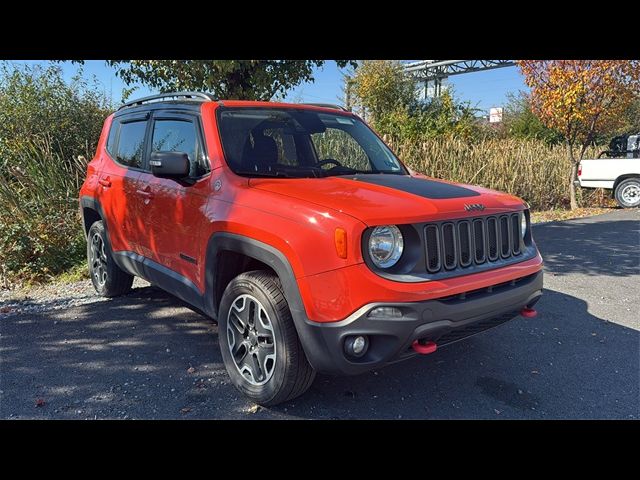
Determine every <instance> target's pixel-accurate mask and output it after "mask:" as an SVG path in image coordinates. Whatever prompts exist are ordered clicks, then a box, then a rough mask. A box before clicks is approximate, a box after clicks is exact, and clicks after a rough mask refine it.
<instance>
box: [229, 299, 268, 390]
mask: <svg viewBox="0 0 640 480" xmlns="http://www.w3.org/2000/svg"><path fill="white" fill-rule="evenodd" d="M227 344H228V347H229V352H230V353H231V358H232V359H233V363H234V365H235V366H236V368H237V369H238V372H240V375H241V376H242V377H243V378H244V379H245V380H246V381H247V382H249V383H250V384H251V385H264V384H265V383H267V382H268V381H269V380H270V379H271V377H272V376H273V372H274V370H275V366H276V343H275V339H274V334H273V325H272V323H271V319H270V318H269V315H268V314H267V311H266V310H265V308H264V306H263V305H262V304H261V303H260V301H259V300H258V299H257V298H255V297H254V296H252V295H248V294H244V295H239V296H238V297H236V299H235V300H234V301H233V303H232V304H231V308H230V309H229V313H228V315H227Z"/></svg>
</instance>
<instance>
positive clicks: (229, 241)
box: [205, 232, 306, 318]
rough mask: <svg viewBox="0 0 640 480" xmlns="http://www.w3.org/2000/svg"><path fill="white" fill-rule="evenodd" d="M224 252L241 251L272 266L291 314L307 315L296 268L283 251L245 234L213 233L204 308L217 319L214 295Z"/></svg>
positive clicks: (207, 266)
mask: <svg viewBox="0 0 640 480" xmlns="http://www.w3.org/2000/svg"><path fill="white" fill-rule="evenodd" d="M223 251H230V252H235V253H240V254H242V255H246V256H247V257H251V258H254V259H256V260H258V261H260V262H262V263H264V264H265V265H268V266H269V267H271V268H272V269H273V271H274V272H276V274H277V275H278V277H279V278H280V282H281V283H282V288H283V289H284V293H285V296H286V297H287V302H288V303H289V309H290V310H291V313H292V315H294V317H295V314H294V311H295V312H300V313H302V314H303V315H305V316H306V313H305V310H304V305H303V303H302V297H301V296H300V291H299V289H298V284H297V282H296V278H295V274H294V273H293V268H291V264H290V263H289V260H288V259H287V257H286V256H285V255H284V254H283V253H282V252H281V251H280V250H278V249H276V248H274V247H272V246H271V245H269V244H266V243H264V242H261V241H259V240H255V239H253V238H250V237H246V236H244V235H238V234H236V233H230V232H216V233H214V234H213V235H211V237H210V238H209V241H208V242H207V251H206V256H205V258H206V260H205V297H206V299H205V310H206V311H207V313H209V314H210V315H211V316H212V317H214V318H217V313H218V305H217V304H216V298H215V296H216V295H215V292H216V291H217V285H216V273H217V271H218V262H219V260H220V253H221V252H223Z"/></svg>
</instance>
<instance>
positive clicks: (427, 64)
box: [404, 60, 515, 98]
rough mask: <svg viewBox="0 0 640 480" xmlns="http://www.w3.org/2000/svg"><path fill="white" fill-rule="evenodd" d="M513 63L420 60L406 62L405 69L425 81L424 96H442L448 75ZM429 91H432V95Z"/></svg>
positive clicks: (509, 65) (511, 62) (506, 61)
mask: <svg viewBox="0 0 640 480" xmlns="http://www.w3.org/2000/svg"><path fill="white" fill-rule="evenodd" d="M513 65H515V62H514V61H513V60H420V61H417V62H411V63H406V64H405V65H404V69H405V71H407V72H409V73H411V74H412V75H413V76H414V77H415V78H416V79H417V80H418V81H420V82H422V83H423V85H424V88H423V89H422V96H423V98H426V97H427V96H433V97H438V96H440V94H441V93H442V81H443V80H445V79H446V78H447V77H452V76H454V75H461V74H463V73H471V72H481V71H484V70H493V69H495V68H504V67H511V66H513ZM429 92H431V94H430V95H429Z"/></svg>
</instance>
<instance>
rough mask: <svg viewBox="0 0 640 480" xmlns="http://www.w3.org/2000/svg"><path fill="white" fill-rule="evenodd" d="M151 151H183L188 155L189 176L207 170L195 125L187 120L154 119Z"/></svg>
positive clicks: (198, 174) (196, 175)
mask: <svg viewBox="0 0 640 480" xmlns="http://www.w3.org/2000/svg"><path fill="white" fill-rule="evenodd" d="M152 139H153V140H152V151H154V152H183V153H186V154H187V155H188V156H189V163H190V172H189V175H190V176H191V177H200V176H202V175H204V174H205V173H207V172H209V164H208V162H207V159H206V158H205V156H204V152H203V151H202V149H201V148H200V147H199V145H198V136H197V131H196V125H195V124H194V123H193V122H191V121H188V120H156V121H155V123H154V126H153V136H152Z"/></svg>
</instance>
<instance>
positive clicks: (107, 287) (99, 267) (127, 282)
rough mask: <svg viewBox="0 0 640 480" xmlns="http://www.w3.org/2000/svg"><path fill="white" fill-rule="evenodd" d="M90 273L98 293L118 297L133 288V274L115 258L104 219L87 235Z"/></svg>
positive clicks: (96, 223) (93, 226) (92, 226)
mask: <svg viewBox="0 0 640 480" xmlns="http://www.w3.org/2000/svg"><path fill="white" fill-rule="evenodd" d="M87 260H88V262H89V275H90V276H91V282H92V283H93V287H94V288H95V289H96V292H98V295H101V296H103V297H116V296H118V295H123V294H125V293H127V292H128V291H129V290H131V284H132V283H133V276H132V275H129V274H128V273H127V272H125V271H123V270H121V269H120V267H118V265H116V263H115V262H114V260H113V254H112V252H111V247H110V246H109V242H108V241H107V233H106V231H105V229H104V224H103V223H102V221H101V220H100V221H98V222H95V223H94V224H93V225H91V228H90V229H89V234H88V235H87Z"/></svg>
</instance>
